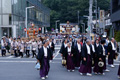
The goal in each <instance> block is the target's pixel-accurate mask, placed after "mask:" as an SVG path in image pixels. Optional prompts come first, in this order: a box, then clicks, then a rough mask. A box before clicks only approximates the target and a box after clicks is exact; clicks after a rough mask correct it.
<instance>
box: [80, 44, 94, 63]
mask: <svg viewBox="0 0 120 80" xmlns="http://www.w3.org/2000/svg"><path fill="white" fill-rule="evenodd" d="M90 51H91V64H92V55H93V51H92V46H91V45H90ZM81 56H82V64H83V65H87V58H88V53H87V46H86V44H83V47H82V55H81ZM83 58H86V61H84V60H83Z"/></svg>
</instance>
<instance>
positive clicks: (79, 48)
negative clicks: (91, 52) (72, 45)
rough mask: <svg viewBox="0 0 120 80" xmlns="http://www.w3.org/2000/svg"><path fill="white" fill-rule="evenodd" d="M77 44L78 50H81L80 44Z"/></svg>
mask: <svg viewBox="0 0 120 80" xmlns="http://www.w3.org/2000/svg"><path fill="white" fill-rule="evenodd" d="M77 46H78V50H79V52H81V46H80V44H78V43H77Z"/></svg>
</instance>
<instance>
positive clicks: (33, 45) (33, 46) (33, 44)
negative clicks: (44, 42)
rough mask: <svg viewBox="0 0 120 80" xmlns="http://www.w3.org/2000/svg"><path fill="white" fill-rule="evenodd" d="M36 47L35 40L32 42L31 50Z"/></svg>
mask: <svg viewBox="0 0 120 80" xmlns="http://www.w3.org/2000/svg"><path fill="white" fill-rule="evenodd" d="M36 48H37V43H36V42H32V50H36Z"/></svg>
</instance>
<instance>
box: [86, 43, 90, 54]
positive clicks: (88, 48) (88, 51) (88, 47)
mask: <svg viewBox="0 0 120 80" xmlns="http://www.w3.org/2000/svg"><path fill="white" fill-rule="evenodd" d="M86 47H87V53H88V54H90V46H89V45H87V44H86Z"/></svg>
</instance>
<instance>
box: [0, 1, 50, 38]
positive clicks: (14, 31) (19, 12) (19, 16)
mask: <svg viewBox="0 0 120 80" xmlns="http://www.w3.org/2000/svg"><path fill="white" fill-rule="evenodd" d="M41 1H42V0H0V37H1V36H6V35H7V36H9V37H18V36H20V37H24V36H25V32H24V28H25V18H26V16H25V13H26V11H25V9H26V7H30V6H34V8H31V9H28V12H27V15H28V19H27V20H28V22H27V23H28V24H27V26H28V28H29V26H30V23H34V24H35V27H36V28H39V27H42V28H43V29H42V30H44V27H50V9H49V8H47V7H45V6H44V5H43V4H42V2H41Z"/></svg>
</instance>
